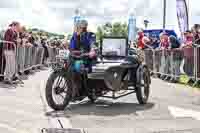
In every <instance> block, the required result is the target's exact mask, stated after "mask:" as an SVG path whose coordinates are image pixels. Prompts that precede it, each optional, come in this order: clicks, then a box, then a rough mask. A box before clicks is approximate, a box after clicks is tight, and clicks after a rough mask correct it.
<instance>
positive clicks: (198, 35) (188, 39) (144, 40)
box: [137, 24, 200, 49]
mask: <svg viewBox="0 0 200 133" xmlns="http://www.w3.org/2000/svg"><path fill="white" fill-rule="evenodd" d="M194 44H200V24H195V25H194V26H193V27H192V28H191V30H187V31H185V32H184V33H182V37H181V38H177V37H175V36H174V35H169V34H167V33H166V32H165V31H163V32H162V33H161V34H160V35H159V38H156V37H149V36H148V35H145V33H144V32H143V31H142V30H140V31H139V32H138V39H137V47H138V48H140V49H148V48H151V49H174V48H191V47H194Z"/></svg>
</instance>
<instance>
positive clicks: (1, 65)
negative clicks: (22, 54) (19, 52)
mask: <svg viewBox="0 0 200 133" xmlns="http://www.w3.org/2000/svg"><path fill="white" fill-rule="evenodd" d="M0 40H4V31H1V32H0ZM0 53H1V54H0V60H1V61H0V74H1V75H4V71H5V66H6V59H5V55H4V49H3V42H1V43H0ZM3 80H4V76H2V77H0V81H3Z"/></svg>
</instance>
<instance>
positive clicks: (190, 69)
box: [144, 47, 200, 81]
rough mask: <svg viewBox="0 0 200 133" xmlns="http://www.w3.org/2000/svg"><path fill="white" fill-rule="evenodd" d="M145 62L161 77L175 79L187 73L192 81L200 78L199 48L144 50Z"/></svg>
mask: <svg viewBox="0 0 200 133" xmlns="http://www.w3.org/2000/svg"><path fill="white" fill-rule="evenodd" d="M144 53H145V54H144V55H145V63H146V64H147V65H148V67H149V68H150V70H151V71H152V72H153V73H154V74H156V75H159V76H160V77H161V78H163V79H168V80H177V79H178V78H180V76H181V75H183V74H184V75H187V76H188V77H189V78H190V79H192V80H194V81H198V80H200V59H199V58H200V48H198V47H196V48H183V49H171V50H154V49H148V50H144Z"/></svg>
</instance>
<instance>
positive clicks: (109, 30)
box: [96, 22, 128, 40]
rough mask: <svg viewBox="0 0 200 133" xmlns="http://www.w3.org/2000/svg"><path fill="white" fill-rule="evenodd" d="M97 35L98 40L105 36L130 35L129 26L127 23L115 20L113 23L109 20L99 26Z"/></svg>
mask: <svg viewBox="0 0 200 133" xmlns="http://www.w3.org/2000/svg"><path fill="white" fill-rule="evenodd" d="M96 36H97V40H100V39H101V38H102V37H103V36H113V37H128V26H127V24H126V23H121V22H115V23H113V24H111V23H109V22H108V23H106V24H104V25H101V26H99V27H98V28H97V33H96Z"/></svg>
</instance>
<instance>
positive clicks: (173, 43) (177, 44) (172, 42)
mask: <svg viewBox="0 0 200 133" xmlns="http://www.w3.org/2000/svg"><path fill="white" fill-rule="evenodd" d="M169 43H170V48H171V49H175V48H179V47H180V46H181V43H180V42H179V40H178V39H177V38H176V37H175V36H173V35H171V36H169Z"/></svg>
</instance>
